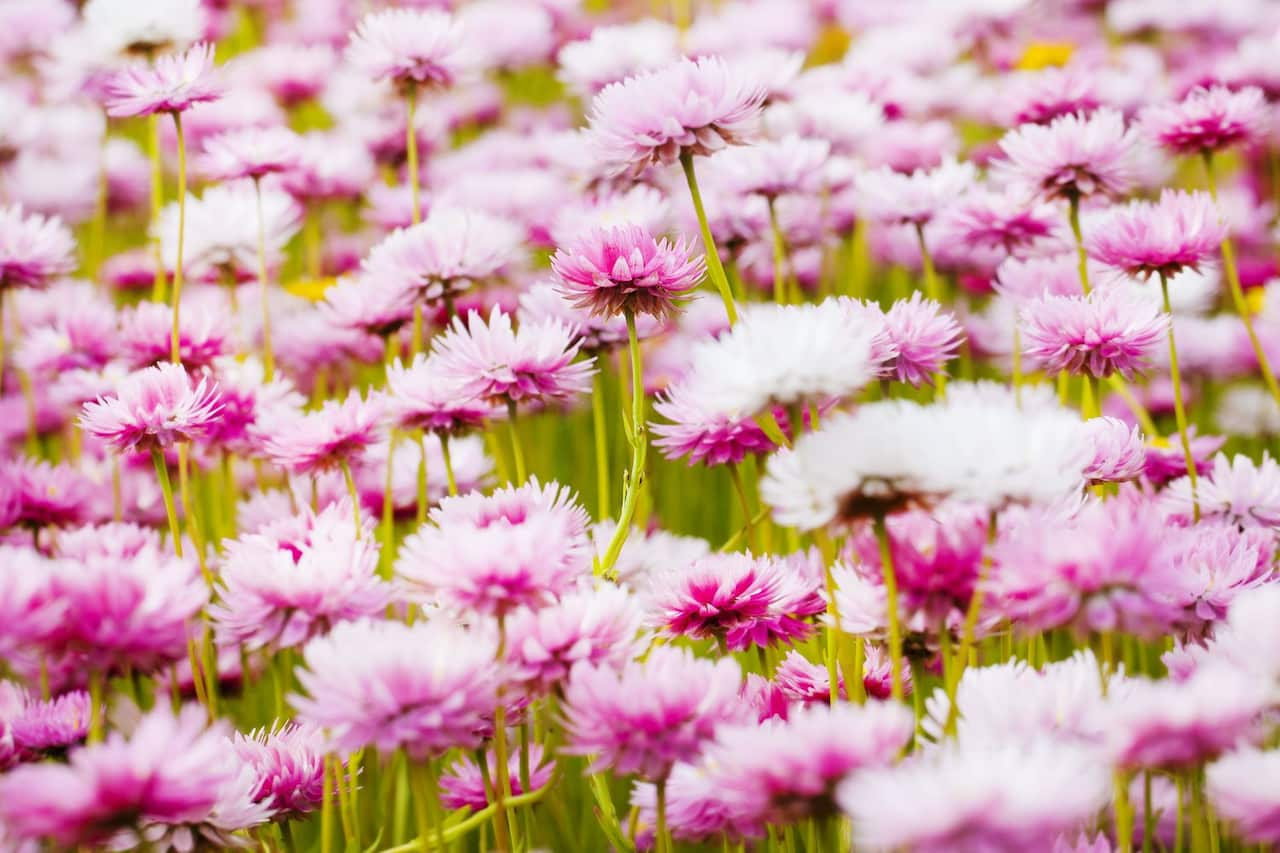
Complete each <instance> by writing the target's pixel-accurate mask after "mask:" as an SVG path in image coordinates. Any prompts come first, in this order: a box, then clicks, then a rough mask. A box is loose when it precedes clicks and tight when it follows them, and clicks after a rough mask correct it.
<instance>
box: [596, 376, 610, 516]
mask: <svg viewBox="0 0 1280 853" xmlns="http://www.w3.org/2000/svg"><path fill="white" fill-rule="evenodd" d="M591 432H592V434H593V435H594V436H595V445H596V507H597V509H596V520H597V521H604V520H605V519H606V518H608V517H609V508H610V506H611V505H612V502H611V498H612V495H611V494H610V492H611V491H612V490H611V489H610V488H609V484H610V480H609V423H608V420H607V419H606V418H605V412H604V371H603V370H601V371H599V372H597V373H596V375H595V376H594V377H593V378H592V380H591Z"/></svg>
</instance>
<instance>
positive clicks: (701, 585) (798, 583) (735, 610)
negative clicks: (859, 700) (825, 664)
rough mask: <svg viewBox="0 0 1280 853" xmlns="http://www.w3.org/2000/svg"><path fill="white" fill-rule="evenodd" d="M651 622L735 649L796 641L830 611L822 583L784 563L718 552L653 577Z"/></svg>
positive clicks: (672, 632)
mask: <svg viewBox="0 0 1280 853" xmlns="http://www.w3.org/2000/svg"><path fill="white" fill-rule="evenodd" d="M649 597H650V602H649V608H650V612H651V620H652V621H653V622H654V624H656V625H657V626H658V627H660V628H662V629H663V630H664V631H665V632H666V633H667V634H668V635H669V636H673V637H678V636H688V637H694V638H697V639H704V638H714V639H716V640H719V641H722V642H723V643H724V645H725V648H727V649H728V650H729V651H743V650H746V649H749V648H751V647H752V646H761V647H765V646H770V645H773V644H774V643H776V642H784V643H792V642H795V641H798V640H804V639H806V638H807V637H809V635H810V634H812V633H813V626H812V625H810V624H808V623H807V622H805V621H803V618H804V617H805V616H811V615H813V614H815V613H819V612H821V611H822V610H823V609H824V605H823V603H822V599H821V597H820V596H819V595H818V590H817V588H816V585H815V584H814V583H812V582H810V581H809V579H807V578H804V577H802V576H800V575H799V574H798V573H797V572H796V571H795V568H794V567H793V566H791V565H789V564H788V563H786V562H784V561H782V560H774V559H771V558H769V557H752V556H751V555H750V554H717V555H712V556H708V557H704V558H702V559H700V560H697V561H696V562H694V563H693V564H692V565H689V566H678V567H672V569H671V570H670V571H668V572H665V573H663V574H660V575H656V576H654V577H653V579H652V585H651V590H650V594H649Z"/></svg>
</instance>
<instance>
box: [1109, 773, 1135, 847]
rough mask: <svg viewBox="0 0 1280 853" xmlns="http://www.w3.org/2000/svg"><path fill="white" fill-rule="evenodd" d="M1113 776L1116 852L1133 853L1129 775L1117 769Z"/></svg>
mask: <svg viewBox="0 0 1280 853" xmlns="http://www.w3.org/2000/svg"><path fill="white" fill-rule="evenodd" d="M1114 776H1115V780H1114V781H1115V812H1116V844H1117V848H1116V849H1117V851H1118V853H1133V809H1132V807H1131V806H1130V805H1129V775H1128V774H1127V773H1125V772H1124V771H1123V770H1117V771H1116V772H1115V774H1114Z"/></svg>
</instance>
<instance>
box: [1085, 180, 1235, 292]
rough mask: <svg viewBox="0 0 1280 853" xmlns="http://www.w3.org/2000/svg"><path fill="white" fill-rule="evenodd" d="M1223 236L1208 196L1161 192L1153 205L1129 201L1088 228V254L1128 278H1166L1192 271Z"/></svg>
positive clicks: (1223, 226) (1221, 221)
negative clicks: (1152, 275)
mask: <svg viewBox="0 0 1280 853" xmlns="http://www.w3.org/2000/svg"><path fill="white" fill-rule="evenodd" d="M1226 237H1227V225H1226V221H1225V220H1224V219H1223V217H1222V213H1221V212H1220V211H1219V209H1218V205H1217V203H1216V202H1214V201H1213V199H1212V198H1210V197H1209V195H1208V193H1202V192H1193V193H1187V192H1182V191H1180V190H1164V191H1163V192H1161V193H1160V200H1159V201H1158V202H1155V203H1152V202H1146V201H1135V202H1130V203H1129V205H1128V206H1126V207H1123V208H1120V209H1119V210H1117V211H1116V212H1115V213H1113V214H1112V215H1111V216H1110V217H1109V218H1108V219H1106V220H1105V221H1104V222H1102V223H1100V224H1099V225H1098V227H1097V228H1095V229H1091V233H1090V234H1089V238H1088V240H1087V242H1086V246H1087V248H1088V251H1089V254H1090V255H1092V256H1093V257H1095V258H1097V259H1098V260H1100V261H1102V262H1103V263H1104V264H1109V265H1111V266H1113V267H1116V268H1117V269H1121V270H1124V271H1125V272H1127V273H1129V274H1130V275H1141V276H1149V275H1151V274H1153V273H1155V274H1158V275H1162V276H1165V277H1166V278H1171V277H1172V276H1175V275H1177V274H1178V273H1179V272H1181V271H1182V270H1184V269H1198V268H1199V266H1200V264H1202V263H1204V262H1205V261H1207V260H1209V259H1210V258H1212V257H1214V256H1215V255H1216V254H1217V252H1218V247H1219V246H1220V245H1221V244H1222V241H1223V240H1224V239H1226Z"/></svg>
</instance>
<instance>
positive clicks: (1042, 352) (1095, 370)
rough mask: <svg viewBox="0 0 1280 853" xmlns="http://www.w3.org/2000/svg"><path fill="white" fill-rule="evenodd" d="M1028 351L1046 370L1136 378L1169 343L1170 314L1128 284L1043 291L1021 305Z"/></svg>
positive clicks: (1023, 334) (1025, 344)
mask: <svg viewBox="0 0 1280 853" xmlns="http://www.w3.org/2000/svg"><path fill="white" fill-rule="evenodd" d="M1020 313H1021V316H1020V323H1019V329H1020V331H1021V332H1022V347H1023V353H1024V354H1025V355H1026V356H1027V357H1028V358H1030V359H1031V360H1032V361H1033V362H1034V363H1035V364H1037V365H1038V366H1039V367H1040V368H1041V369H1043V370H1044V371H1045V372H1046V373H1049V374H1051V375H1052V374H1056V373H1062V372H1063V371H1066V372H1069V373H1087V374H1089V375H1090V376H1093V377H1095V378H1103V377H1106V376H1110V375H1111V374H1113V373H1119V374H1120V375H1122V376H1124V377H1126V378H1128V379H1132V378H1133V377H1134V376H1135V375H1136V374H1137V373H1139V372H1140V371H1141V370H1142V369H1144V368H1145V367H1146V366H1147V365H1148V364H1149V363H1150V360H1151V357H1152V355H1153V354H1155V352H1156V351H1157V350H1158V348H1159V347H1160V346H1161V345H1162V344H1163V343H1164V340H1165V335H1166V334H1167V333H1168V330H1169V315H1167V314H1165V313H1164V312H1163V311H1161V310H1160V309H1159V307H1158V306H1157V305H1156V304H1155V303H1154V302H1153V301H1151V300H1150V299H1145V298H1141V297H1139V296H1137V295H1135V294H1134V293H1133V291H1131V290H1129V289H1126V288H1124V287H1123V286H1116V287H1108V288H1100V289H1098V290H1094V291H1092V292H1091V293H1090V294H1089V295H1088V296H1080V295H1075V296H1053V295H1048V296H1042V297H1041V298H1040V299H1038V300H1036V301H1034V302H1031V303H1030V304H1028V305H1026V306H1025V307H1023V308H1022V310H1021V312H1020Z"/></svg>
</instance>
